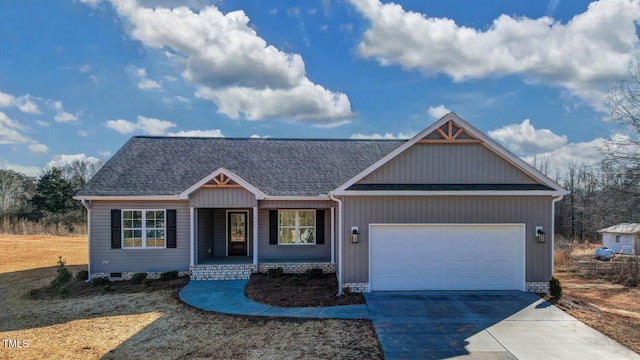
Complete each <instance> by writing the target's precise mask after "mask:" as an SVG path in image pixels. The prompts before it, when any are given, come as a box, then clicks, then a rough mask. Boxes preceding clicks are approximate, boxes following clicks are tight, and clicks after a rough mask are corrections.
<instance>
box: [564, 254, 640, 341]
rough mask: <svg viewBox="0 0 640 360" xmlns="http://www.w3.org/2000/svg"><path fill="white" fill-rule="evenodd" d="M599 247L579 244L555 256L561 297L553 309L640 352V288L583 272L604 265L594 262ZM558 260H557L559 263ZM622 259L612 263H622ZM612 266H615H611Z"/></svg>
mask: <svg viewBox="0 0 640 360" xmlns="http://www.w3.org/2000/svg"><path fill="white" fill-rule="evenodd" d="M600 246H601V245H600V244H582V245H580V246H577V247H575V248H574V249H573V250H572V251H570V252H567V254H566V255H562V256H560V259H559V258H558V257H556V274H555V276H556V277H557V278H558V279H559V280H560V282H561V284H562V287H563V292H564V297H563V298H562V299H561V301H559V302H558V303H557V304H556V306H558V307H560V308H561V309H563V310H565V311H566V312H567V313H569V314H571V315H572V316H574V317H576V318H577V319H579V320H580V321H582V322H584V323H585V324H587V325H589V326H591V327H592V328H594V329H596V330H598V331H600V332H601V333H603V334H605V335H607V336H608V337H610V338H612V339H613V340H615V341H617V342H619V343H620V344H622V345H624V346H626V347H628V348H629V349H631V350H633V351H635V352H637V353H640V337H639V336H638V334H640V289H638V287H636V286H625V285H620V284H615V283H612V282H611V281H608V280H603V279H598V278H596V277H594V276H593V274H589V273H588V272H585V269H589V268H592V267H593V266H598V267H603V266H607V265H608V264H607V263H604V262H602V261H598V260H595V259H594V251H595V249H596V248H598V247H600ZM559 260H560V261H559ZM624 260H631V259H624V256H623V257H622V258H620V259H617V260H614V262H615V261H624ZM614 265H615V264H614Z"/></svg>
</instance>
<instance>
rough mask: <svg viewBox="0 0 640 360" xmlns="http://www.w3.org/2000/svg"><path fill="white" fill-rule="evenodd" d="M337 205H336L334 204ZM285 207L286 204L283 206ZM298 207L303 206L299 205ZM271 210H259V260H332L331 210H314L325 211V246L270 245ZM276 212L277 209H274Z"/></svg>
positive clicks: (295, 207) (296, 207)
mask: <svg viewBox="0 0 640 360" xmlns="http://www.w3.org/2000/svg"><path fill="white" fill-rule="evenodd" d="M334 204H335V203H334ZM282 205H285V204H282ZM298 205H302V204H300V203H298ZM280 208H282V209H286V208H294V209H312V208H306V207H301V206H293V205H292V206H290V207H287V206H282V207H280ZM269 210H270V209H259V210H258V258H259V259H260V261H262V260H276V259H286V260H295V259H320V258H323V259H324V258H326V259H329V258H331V209H330V208H326V209H314V210H325V211H324V244H316V245H270V244H269ZM273 210H276V209H273Z"/></svg>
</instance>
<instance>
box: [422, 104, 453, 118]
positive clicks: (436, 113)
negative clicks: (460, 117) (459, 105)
mask: <svg viewBox="0 0 640 360" xmlns="http://www.w3.org/2000/svg"><path fill="white" fill-rule="evenodd" d="M427 112H428V113H429V115H431V117H432V118H434V119H436V120H437V119H440V118H441V117H443V116H445V115H447V114H448V113H450V112H451V110H449V109H447V108H446V107H445V106H444V105H438V106H436V107H433V106H429V109H428V110H427Z"/></svg>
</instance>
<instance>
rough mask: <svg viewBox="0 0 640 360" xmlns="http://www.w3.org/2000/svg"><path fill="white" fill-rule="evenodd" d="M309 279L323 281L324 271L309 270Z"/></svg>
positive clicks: (307, 273) (307, 274)
mask: <svg viewBox="0 0 640 360" xmlns="http://www.w3.org/2000/svg"><path fill="white" fill-rule="evenodd" d="M305 274H306V276H307V279H309V280H311V279H322V278H323V277H324V274H323V273H322V269H308V270H307V271H306V273H305Z"/></svg>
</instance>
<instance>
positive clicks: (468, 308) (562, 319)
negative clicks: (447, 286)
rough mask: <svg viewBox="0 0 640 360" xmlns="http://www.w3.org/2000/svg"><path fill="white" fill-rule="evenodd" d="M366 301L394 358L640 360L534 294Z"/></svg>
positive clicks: (443, 294)
mask: <svg viewBox="0 0 640 360" xmlns="http://www.w3.org/2000/svg"><path fill="white" fill-rule="evenodd" d="M365 298H366V299H367V307H368V308H369V312H370V315H371V321H372V322H373V325H374V327H375V329H376V334H377V335H378V340H379V341H380V345H382V350H383V351H384V354H385V357H386V358H387V359H450V358H464V359H520V360H526V359H535V360H540V359H580V360H586V359H598V360H602V359H607V360H613V359H625V360H630V359H640V355H638V354H636V353H634V352H633V351H631V350H629V349H627V348H625V347H624V346H622V345H620V344H618V343H617V342H615V341H613V340H611V339H609V338H608V337H606V336H604V335H603V334H601V333H599V332H597V331H596V330H594V329H592V328H590V327H589V326H587V325H585V324H583V323H582V322H580V321H578V320H577V319H575V318H574V317H572V316H570V315H568V314H566V313H565V312H564V311H562V310H560V309H558V308H557V307H555V306H553V305H551V304H549V303H548V302H546V301H544V300H542V299H540V298H539V297H538V296H536V295H535V294H532V293H525V292H519V291H493V292H482V291H450V292H448V291H421V292H373V293H365ZM603 321H606V319H603Z"/></svg>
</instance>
